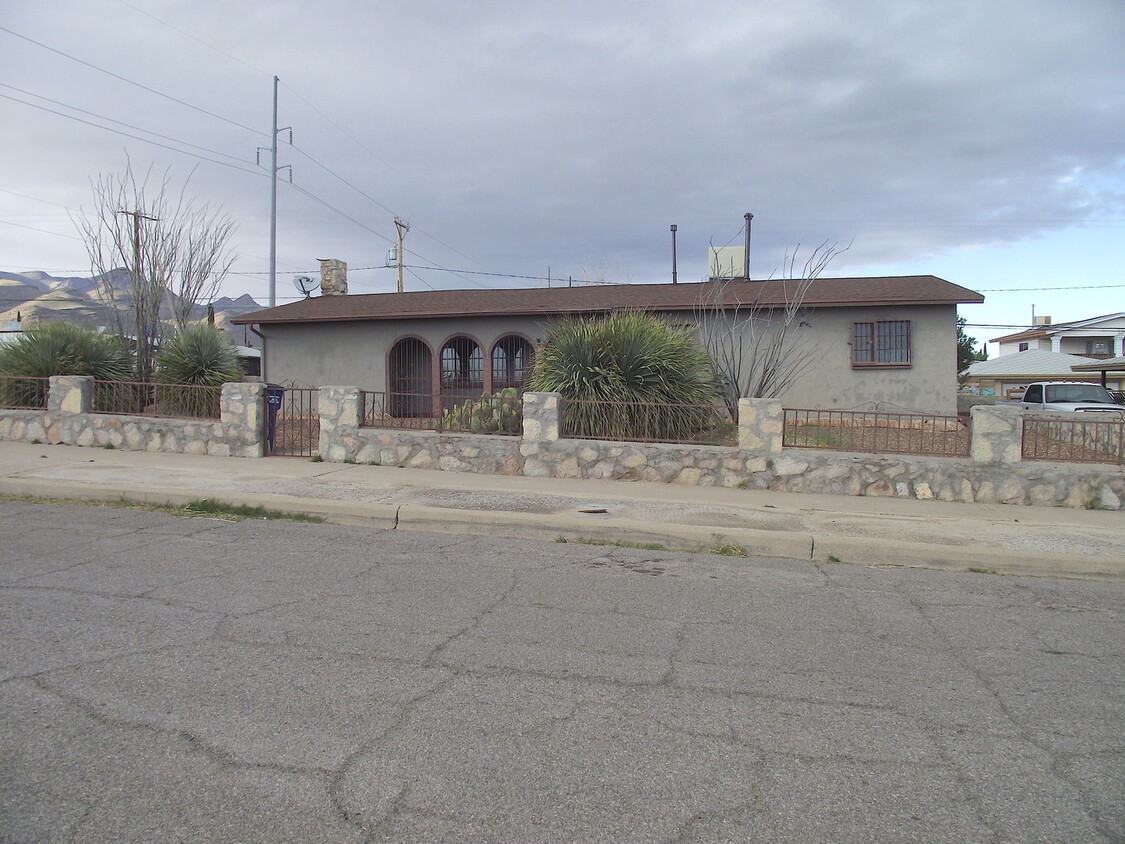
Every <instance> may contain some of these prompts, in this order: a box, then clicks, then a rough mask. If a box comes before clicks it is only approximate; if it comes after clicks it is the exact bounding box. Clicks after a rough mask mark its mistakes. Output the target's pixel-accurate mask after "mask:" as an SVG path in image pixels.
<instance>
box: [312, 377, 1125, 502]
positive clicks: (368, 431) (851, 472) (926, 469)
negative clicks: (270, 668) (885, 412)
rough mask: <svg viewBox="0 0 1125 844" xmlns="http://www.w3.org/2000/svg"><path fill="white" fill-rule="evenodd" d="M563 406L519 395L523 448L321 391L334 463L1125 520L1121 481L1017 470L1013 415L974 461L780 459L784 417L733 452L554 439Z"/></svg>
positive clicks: (753, 420)
mask: <svg viewBox="0 0 1125 844" xmlns="http://www.w3.org/2000/svg"><path fill="white" fill-rule="evenodd" d="M558 407H559V404H558V396H557V395H556V394H553V393H527V394H525V395H524V429H523V437H522V438H515V437H503V436H495V435H478V434H438V433H437V432H434V431H418V430H390V429H375V428H360V427H359V426H358V421H359V392H358V390H355V389H354V388H349V387H325V388H322V390H321V397H320V408H321V426H320V430H321V451H320V453H321V456H322V457H323V458H324V459H325V460H328V461H334V462H344V461H347V462H355V463H370V464H375V465H384V466H405V467H410V468H415V469H439V470H443V471H452V472H480V473H484V474H504V475H526V476H529V477H544V478H603V479H615V480H635V481H653V482H657V483H677V484H687V485H692V486H723V487H741V488H746V489H768V490H775V491H778V492H806V493H827V494H834V495H866V496H882V497H895V498H917V499H922V500H929V499H937V500H941V501H960V502H981V503H989V504H994V503H999V504H1038V505H1044V506H1058V507H1087V508H1091V509H1094V508H1096V509H1106V510H1120V509H1122V508H1123V506H1125V504H1123V502H1125V469H1122V468H1114V467H1110V466H1100V465H1077V464H1060V463H1032V462H1022V461H1021V457H1020V448H1019V436H1020V433H1021V431H1022V425H1021V424H1020V420H1021V419H1022V413H1023V411H1022V410H1021V409H1020V408H1018V407H979V408H974V409H973V432H974V437H973V443H972V446H971V450H972V457H971V458H969V459H963V458H953V457H917V456H906V455H874V454H853V453H847V452H837V451H826V450H819V449H784V450H783V449H782V447H781V440H782V425H783V410H782V407H781V404H780V403H779V402H776V401H772V400H753V399H743V400H742V401H741V402H740V403H739V428H738V443H739V446H738V447H737V448H729V447H723V446H692V445H675V444H663V443H620V442H603V441H600V440H577V439H564V438H560V437H559V411H558Z"/></svg>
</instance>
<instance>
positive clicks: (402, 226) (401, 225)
mask: <svg viewBox="0 0 1125 844" xmlns="http://www.w3.org/2000/svg"><path fill="white" fill-rule="evenodd" d="M395 228H396V229H398V292H399V293H401V292H402V262H403V257H402V238H403V236H404V235H405V234H406V233H407V232H408V231H410V223H405V222H403V221H402V220H400V219H399V218H398V217H395Z"/></svg>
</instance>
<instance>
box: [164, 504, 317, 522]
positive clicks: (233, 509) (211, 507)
mask: <svg viewBox="0 0 1125 844" xmlns="http://www.w3.org/2000/svg"><path fill="white" fill-rule="evenodd" d="M177 510H180V511H182V512H183V514H184V515H188V516H218V517H220V518H224V517H225V518H229V519H286V520H288V521H291V522H314V523H318V524H319V523H321V522H323V521H324V517H323V516H311V515H309V514H308V513H285V512H282V511H281V510H267V509H266V508H265V507H261V506H251V505H249V504H228V503H227V502H225V501H216V500H215V499H214V498H200V499H199V500H197V501H191V502H189V503H187V504H185V505H184V506H183V507H172V506H170V507H169V512H175V511H177Z"/></svg>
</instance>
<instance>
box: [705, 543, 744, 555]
mask: <svg viewBox="0 0 1125 844" xmlns="http://www.w3.org/2000/svg"><path fill="white" fill-rule="evenodd" d="M707 553H709V554H718V555H719V556H721V557H749V556H750V555H749V554H747V553H746V548H745V546H742V545H731V544H729V543H728V544H726V545H720V546H718V547H717V548H712V549H711V550H710V551H708V552H707Z"/></svg>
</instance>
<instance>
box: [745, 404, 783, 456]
mask: <svg viewBox="0 0 1125 844" xmlns="http://www.w3.org/2000/svg"><path fill="white" fill-rule="evenodd" d="M784 425H785V411H784V410H783V409H782V407H781V402H779V401H778V400H777V399H739V400H738V447H739V448H741V449H743V450H744V451H753V452H756V453H758V454H764V455H769V454H781V437H782V432H783V429H784Z"/></svg>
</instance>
